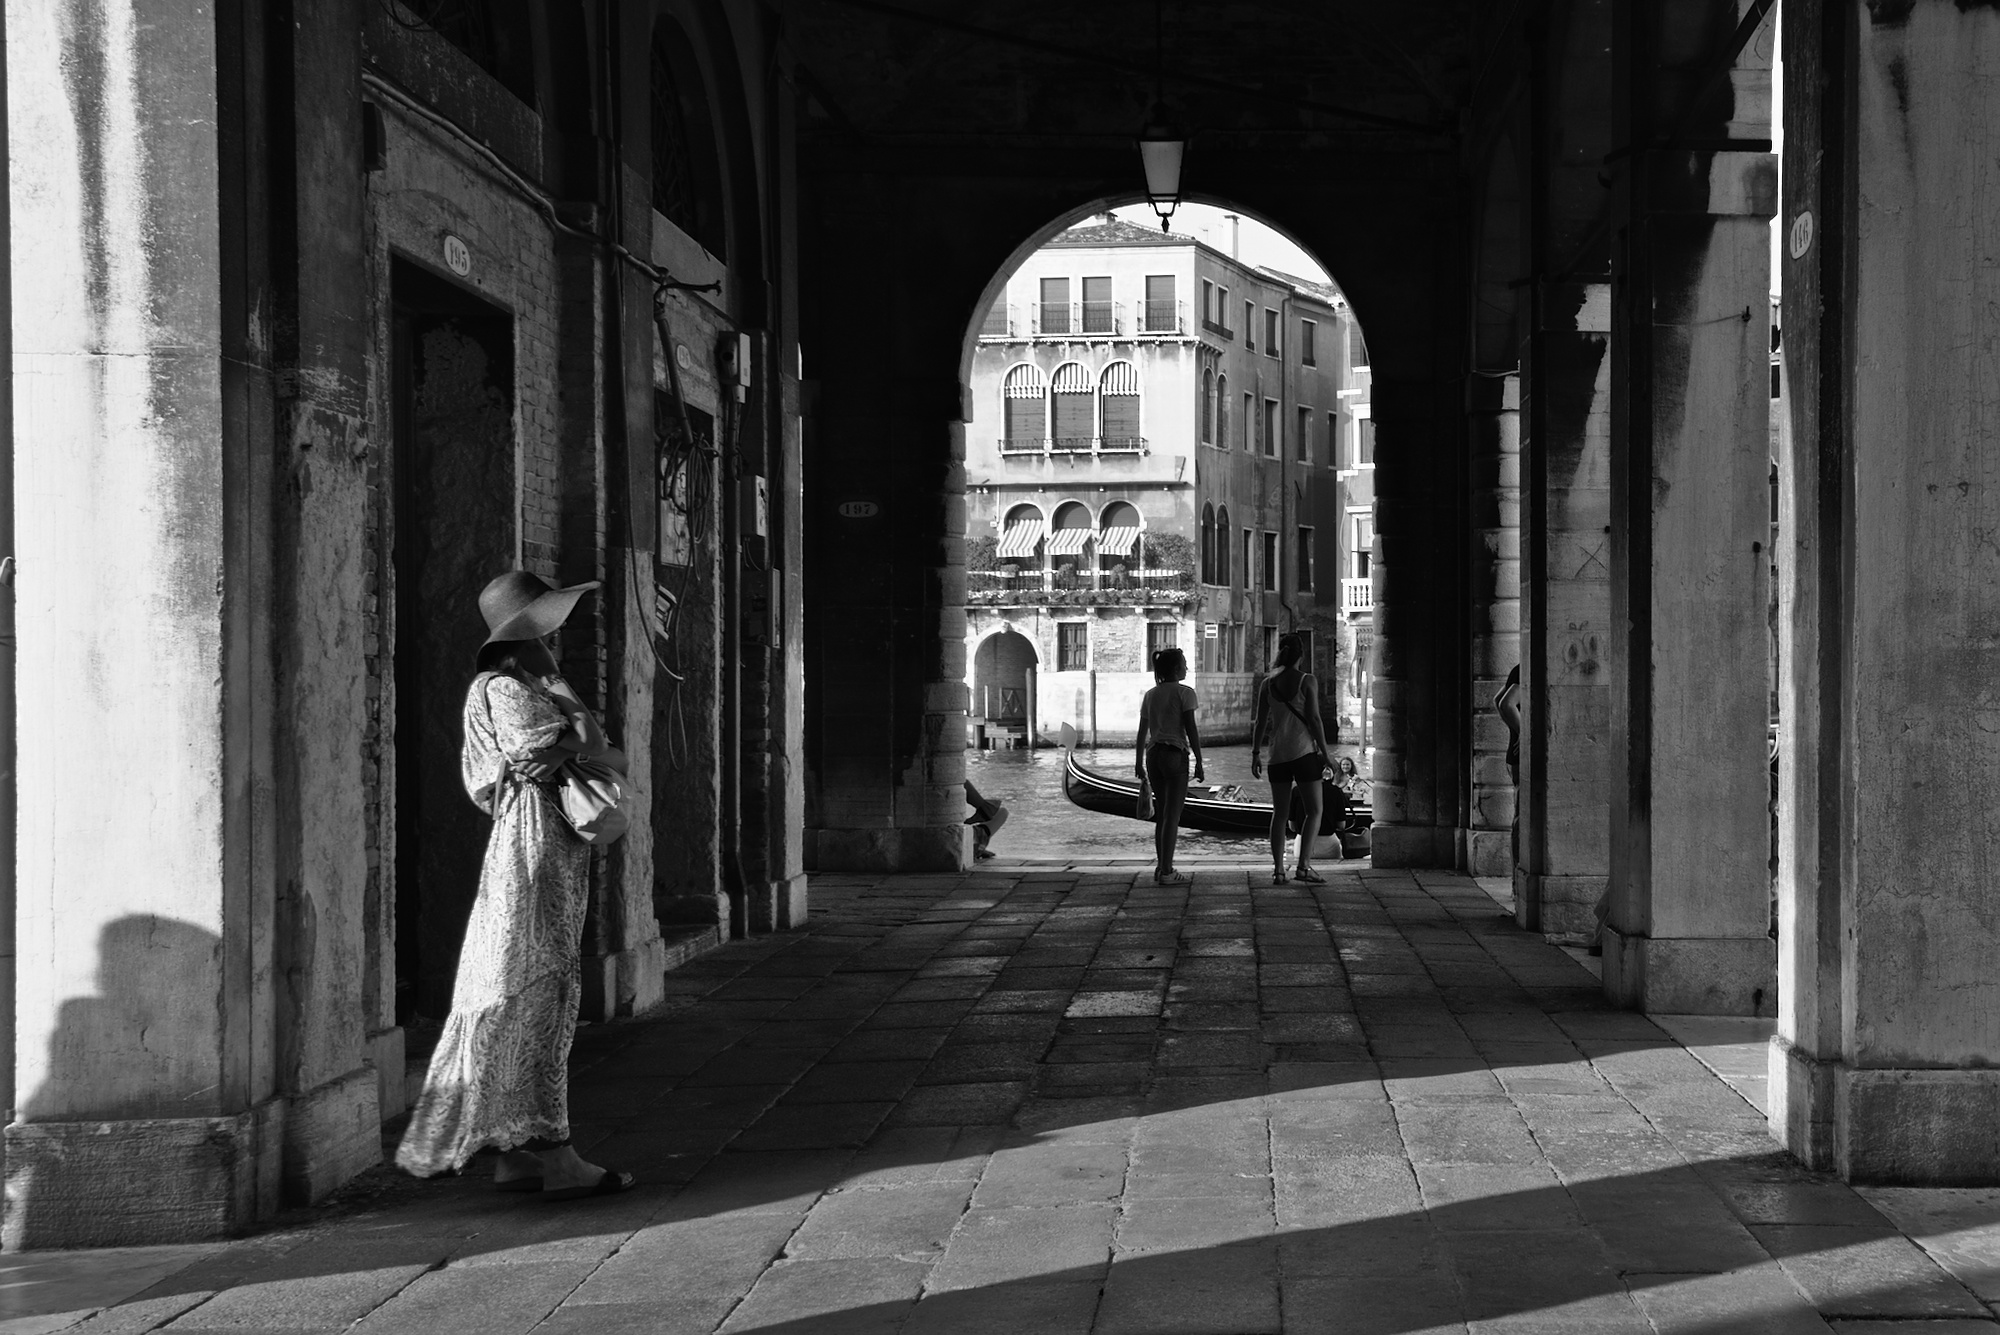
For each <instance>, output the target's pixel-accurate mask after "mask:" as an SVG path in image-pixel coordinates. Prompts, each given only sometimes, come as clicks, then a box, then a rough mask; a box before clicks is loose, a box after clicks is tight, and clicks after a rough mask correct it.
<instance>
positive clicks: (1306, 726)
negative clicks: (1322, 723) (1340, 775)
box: [1271, 672, 1326, 760]
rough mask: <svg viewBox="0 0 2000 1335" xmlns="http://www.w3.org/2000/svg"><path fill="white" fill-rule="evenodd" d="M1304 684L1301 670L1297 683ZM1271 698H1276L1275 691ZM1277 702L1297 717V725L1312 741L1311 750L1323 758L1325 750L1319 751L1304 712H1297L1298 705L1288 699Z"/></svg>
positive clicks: (1311, 727) (1303, 675) (1304, 680)
mask: <svg viewBox="0 0 2000 1335" xmlns="http://www.w3.org/2000/svg"><path fill="white" fill-rule="evenodd" d="M1305 684H1306V674H1305V673H1303V672H1302V673H1300V674H1299V685H1300V686H1301V687H1303V686H1304V685H1305ZM1292 694H1293V695H1297V694H1298V692H1297V691H1294V692H1292ZM1271 698H1272V699H1273V700H1278V693H1277V692H1276V691H1273V692H1271ZM1278 703H1279V704H1281V705H1283V706H1284V707H1285V708H1287V709H1289V710H1291V711H1292V717H1293V718H1295V719H1297V720H1298V721H1299V726H1300V727H1302V728H1304V729H1305V730H1306V737H1307V739H1308V740H1310V741H1311V742H1312V744H1313V750H1314V751H1316V752H1318V753H1319V758H1320V759H1321V760H1325V759H1326V752H1324V751H1321V750H1320V749H1319V739H1318V738H1316V737H1314V736H1313V725H1312V724H1311V723H1310V722H1308V721H1307V719H1306V716H1305V715H1304V714H1301V713H1300V712H1299V707H1298V706H1297V705H1295V704H1293V703H1292V702H1291V701H1290V700H1278Z"/></svg>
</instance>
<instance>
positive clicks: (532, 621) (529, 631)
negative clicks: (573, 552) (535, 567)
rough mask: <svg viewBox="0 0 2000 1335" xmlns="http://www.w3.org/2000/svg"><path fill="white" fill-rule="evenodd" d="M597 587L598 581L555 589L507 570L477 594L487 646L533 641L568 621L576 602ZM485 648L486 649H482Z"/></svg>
mask: <svg viewBox="0 0 2000 1335" xmlns="http://www.w3.org/2000/svg"><path fill="white" fill-rule="evenodd" d="M597 586H598V581H597V580H594V579H593V580H589V581H587V582H585V583H583V584H572V585H570V586H569V587H568V588H566V589H558V588H557V587H556V586H555V585H553V584H551V583H549V582H548V581H547V580H545V579H543V578H542V577H541V576H540V575H534V574H530V573H529V572H527V571H525V570H510V571H508V572H507V573H506V574H504V575H499V576H496V577H495V578H494V579H493V580H492V581H491V582H490V583H488V584H487V586H486V587H485V588H483V589H481V590H480V591H479V615H481V616H483V617H485V618H486V629H487V631H488V632H490V633H489V634H488V635H487V636H486V644H494V643H497V642H498V641H501V640H536V639H540V638H541V637H542V636H544V635H547V634H548V633H549V632H550V631H552V630H554V629H555V628H556V627H558V626H560V625H562V623H563V622H565V621H567V620H568V619H569V614H570V612H571V610H572V609H574V608H575V607H576V600H577V599H579V598H581V597H583V595H584V594H586V593H589V592H590V591H591V590H592V589H594V588H596V587H597ZM480 647H481V648H485V645H481V646H480Z"/></svg>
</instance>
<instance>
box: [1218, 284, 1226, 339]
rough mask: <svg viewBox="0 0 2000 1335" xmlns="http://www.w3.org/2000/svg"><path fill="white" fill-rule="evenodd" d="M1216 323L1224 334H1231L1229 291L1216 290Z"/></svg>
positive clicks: (1224, 289)
mask: <svg viewBox="0 0 2000 1335" xmlns="http://www.w3.org/2000/svg"><path fill="white" fill-rule="evenodd" d="M1215 322H1216V323H1217V324H1219V325H1221V326H1222V332H1223V333H1224V334H1227V333H1229V289H1228V288H1226V287H1218V288H1217V289H1215Z"/></svg>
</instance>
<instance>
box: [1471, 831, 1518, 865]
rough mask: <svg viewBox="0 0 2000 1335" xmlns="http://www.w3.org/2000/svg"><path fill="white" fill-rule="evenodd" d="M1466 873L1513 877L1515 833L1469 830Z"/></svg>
mask: <svg viewBox="0 0 2000 1335" xmlns="http://www.w3.org/2000/svg"><path fill="white" fill-rule="evenodd" d="M1465 872H1466V875H1468V876H1512V875H1513V874H1514V832H1513V831H1512V830H1467V831H1466V832H1465Z"/></svg>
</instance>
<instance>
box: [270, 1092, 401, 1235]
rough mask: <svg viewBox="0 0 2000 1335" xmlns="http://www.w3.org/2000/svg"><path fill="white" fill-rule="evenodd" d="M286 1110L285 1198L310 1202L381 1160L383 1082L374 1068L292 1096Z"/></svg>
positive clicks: (306, 1203) (297, 1202)
mask: <svg viewBox="0 0 2000 1335" xmlns="http://www.w3.org/2000/svg"><path fill="white" fill-rule="evenodd" d="M289 1104H290V1106H289V1107H287V1108H286V1110H285V1135H284V1142H285V1167H284V1174H285V1178H284V1186H285V1199H286V1200H287V1201H289V1202H291V1203H293V1204H295V1205H310V1204H312V1203H313V1202H314V1201H317V1200H319V1199H320V1198H321V1197H323V1196H325V1195H326V1194H327V1193H328V1192H330V1191H332V1190H333V1189H334V1188H335V1187H337V1186H340V1185H341V1184H342V1183H344V1182H347V1181H349V1180H351V1179H353V1178H354V1177H357V1176H359V1175H360V1174H361V1173H363V1172H366V1171H367V1170H368V1169H370V1168H373V1167H374V1166H375V1165H376V1164H378V1163H380V1162H381V1161H382V1084H381V1080H380V1078H379V1077H378V1076H377V1075H376V1073H375V1068H373V1067H372V1066H358V1067H356V1068H355V1069H354V1070H352V1071H349V1072H348V1073H347V1074H346V1075H342V1076H336V1077H334V1078H333V1079H332V1080H329V1081H327V1082H326V1083H325V1084H323V1085H319V1086H317V1087H316V1088H313V1089H309V1090H307V1091H306V1092H305V1093H303V1094H295V1095H293V1096H292V1097H291V1099H290V1100H289Z"/></svg>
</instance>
